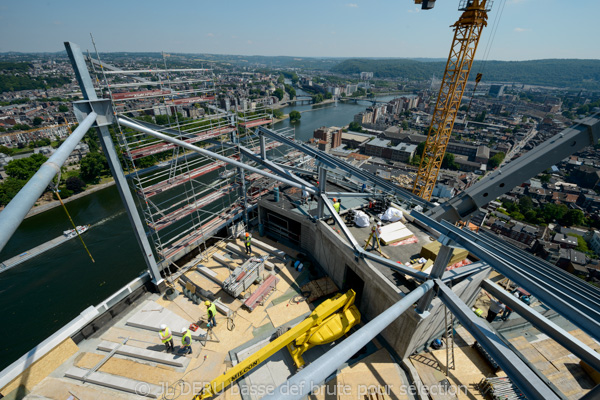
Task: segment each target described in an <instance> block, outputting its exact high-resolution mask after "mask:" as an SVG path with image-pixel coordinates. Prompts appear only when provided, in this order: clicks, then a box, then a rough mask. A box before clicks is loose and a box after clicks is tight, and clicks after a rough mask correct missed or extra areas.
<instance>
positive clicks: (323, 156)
mask: <svg viewBox="0 0 600 400" xmlns="http://www.w3.org/2000/svg"><path fill="white" fill-rule="evenodd" d="M258 130H259V132H262V133H263V134H264V135H266V136H269V137H270V138H272V139H275V140H276V141H279V142H281V143H284V144H286V145H288V146H291V147H294V148H296V149H298V150H300V151H302V152H304V153H306V154H308V155H310V156H312V157H314V158H315V159H316V160H318V161H319V162H321V163H323V164H324V165H326V166H328V167H330V168H333V169H335V168H340V169H341V170H343V171H345V172H347V173H349V174H351V175H353V176H356V177H359V178H361V179H362V180H367V181H370V182H372V183H373V184H374V185H377V186H379V187H381V188H384V189H387V190H388V191H390V192H392V193H394V194H396V195H398V196H400V197H402V198H403V199H405V200H407V201H410V202H411V203H413V204H418V205H421V206H422V207H425V208H431V207H432V203H430V202H429V201H427V200H424V199H422V198H420V197H418V196H416V195H414V194H412V193H410V192H409V191H407V190H404V189H402V188H400V187H399V186H396V185H394V184H392V183H390V182H388V181H386V180H385V179H383V178H380V177H378V176H376V175H373V174H371V173H369V172H367V171H363V170H361V169H360V168H357V167H355V166H353V165H350V164H349V163H346V162H343V161H342V160H340V159H338V158H336V157H334V156H332V155H330V154H327V153H325V152H323V151H320V150H315V149H313V148H311V147H310V146H308V145H306V144H304V143H297V142H296V141H294V140H291V139H288V138H286V137H283V136H281V135H279V134H278V133H276V132H274V131H272V130H270V129H267V128H265V127H264V126H260V127H258Z"/></svg>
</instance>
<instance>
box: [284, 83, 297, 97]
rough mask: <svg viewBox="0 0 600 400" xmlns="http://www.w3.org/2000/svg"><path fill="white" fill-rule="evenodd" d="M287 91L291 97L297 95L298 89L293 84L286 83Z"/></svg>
mask: <svg viewBox="0 0 600 400" xmlns="http://www.w3.org/2000/svg"><path fill="white" fill-rule="evenodd" d="M285 91H286V92H288V94H289V95H290V99H293V98H294V97H296V89H294V88H293V87H292V85H285Z"/></svg>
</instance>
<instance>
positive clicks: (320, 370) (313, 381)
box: [263, 281, 434, 400]
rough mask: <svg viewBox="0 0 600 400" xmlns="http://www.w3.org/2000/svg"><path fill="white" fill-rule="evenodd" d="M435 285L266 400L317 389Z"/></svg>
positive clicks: (352, 337) (402, 303)
mask: <svg viewBox="0 0 600 400" xmlns="http://www.w3.org/2000/svg"><path fill="white" fill-rule="evenodd" d="M433 286H434V285H433V281H428V282H425V283H423V284H422V285H421V286H419V287H418V288H416V289H415V290H413V291H412V292H410V293H408V294H407V295H406V296H404V298H402V300H400V301H399V302H397V303H396V304H394V305H393V306H391V307H390V308H388V309H387V310H385V311H384V312H382V313H381V314H379V315H378V316H377V317H375V318H374V319H373V320H371V321H369V322H368V323H367V324H366V325H365V326H363V327H362V328H360V329H359V330H358V331H356V332H354V333H353V334H352V335H350V337H348V338H347V339H344V341H343V342H341V343H340V344H338V345H337V346H335V347H334V348H333V349H331V350H329V351H328V352H327V353H325V354H323V355H322V356H321V357H319V358H318V359H316V360H315V361H313V362H312V363H311V364H309V365H308V366H307V367H305V368H304V369H302V370H301V371H300V372H298V373H297V374H296V375H294V376H292V377H291V378H290V379H289V380H288V381H287V382H286V383H284V384H282V385H280V386H278V387H277V388H276V389H275V391H274V392H273V393H270V394H268V395H267V396H265V397H263V400H276V399H289V400H295V399H296V400H300V399H303V398H305V396H307V395H308V394H309V393H311V392H312V391H314V390H315V389H317V388H318V387H319V386H320V385H321V383H322V382H324V381H325V379H327V378H328V377H329V376H331V374H333V373H335V372H336V371H337V369H338V368H339V367H340V366H342V365H343V364H344V363H345V362H346V361H347V360H348V359H350V357H352V356H353V355H354V354H356V352H357V351H359V350H360V349H361V348H363V347H364V346H366V345H367V343H369V342H370V341H371V340H373V339H374V338H375V337H376V336H377V335H379V334H380V333H381V332H382V331H383V330H384V329H385V328H387V327H388V326H389V325H390V324H391V323H392V322H394V321H395V320H396V319H398V317H400V315H402V314H403V313H404V312H405V311H406V310H408V309H409V308H411V307H412V305H413V304H414V303H415V302H416V301H418V300H419V299H420V298H421V297H422V296H423V295H425V293H427V292H429V291H431V290H432V288H433Z"/></svg>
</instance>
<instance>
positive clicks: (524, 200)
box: [519, 196, 533, 214]
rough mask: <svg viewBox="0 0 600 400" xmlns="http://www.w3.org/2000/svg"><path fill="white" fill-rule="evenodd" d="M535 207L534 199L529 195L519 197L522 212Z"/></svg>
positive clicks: (524, 212)
mask: <svg viewBox="0 0 600 400" xmlns="http://www.w3.org/2000/svg"><path fill="white" fill-rule="evenodd" d="M532 208H533V201H532V200H531V197H529V196H523V197H521V198H520V199H519V211H521V213H522V214H527V211H529V210H531V209H532Z"/></svg>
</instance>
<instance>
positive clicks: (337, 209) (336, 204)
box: [333, 197, 342, 215]
mask: <svg viewBox="0 0 600 400" xmlns="http://www.w3.org/2000/svg"><path fill="white" fill-rule="evenodd" d="M341 206H342V204H341V203H340V201H339V200H338V199H336V198H335V197H334V198H333V208H334V209H335V212H336V213H338V215H339V213H340V207H341Z"/></svg>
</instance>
